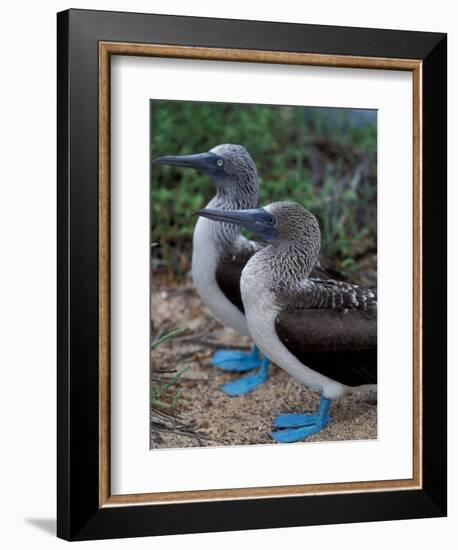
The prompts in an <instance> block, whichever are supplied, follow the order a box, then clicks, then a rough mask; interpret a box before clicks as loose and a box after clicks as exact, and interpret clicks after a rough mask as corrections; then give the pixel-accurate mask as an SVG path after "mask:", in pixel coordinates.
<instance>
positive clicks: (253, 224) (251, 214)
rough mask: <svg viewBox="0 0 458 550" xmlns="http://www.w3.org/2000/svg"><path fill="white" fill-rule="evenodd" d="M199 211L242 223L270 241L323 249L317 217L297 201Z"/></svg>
mask: <svg viewBox="0 0 458 550" xmlns="http://www.w3.org/2000/svg"><path fill="white" fill-rule="evenodd" d="M195 214H197V215H199V216H203V217H205V218H209V219H211V220H215V221H219V222H225V223H231V224H234V225H239V226H241V227H243V228H244V229H248V230H249V231H253V232H254V233H257V234H258V235H259V236H260V237H262V238H263V239H264V240H266V241H270V244H273V245H278V244H281V243H290V244H298V245H300V244H303V243H312V244H314V245H315V247H316V248H317V253H318V251H319V248H320V241H321V236H320V227H319V225H318V221H317V219H316V218H315V216H314V215H313V214H312V213H310V212H309V211H308V210H306V209H305V208H303V207H302V206H301V205H300V204H298V203H296V202H286V201H285V202H273V203H271V204H268V205H267V206H265V207H264V208H253V209H250V210H226V211H224V210H212V209H208V208H205V209H203V210H198V211H197V212H196V213H195Z"/></svg>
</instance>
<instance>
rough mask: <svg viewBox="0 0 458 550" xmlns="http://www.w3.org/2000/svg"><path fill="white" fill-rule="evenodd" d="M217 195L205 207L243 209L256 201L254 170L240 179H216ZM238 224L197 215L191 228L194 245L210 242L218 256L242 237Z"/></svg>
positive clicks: (229, 252) (256, 184)
mask: <svg viewBox="0 0 458 550" xmlns="http://www.w3.org/2000/svg"><path fill="white" fill-rule="evenodd" d="M216 189H217V192H216V195H215V196H214V197H213V198H212V199H211V201H210V202H209V203H208V204H207V206H206V208H214V209H217V210H246V209H249V208H255V207H256V206H257V204H258V178H257V174H256V173H252V174H245V179H244V181H243V182H240V181H234V179H233V178H225V179H223V180H220V181H218V182H217V183H216ZM241 232H242V230H241V228H240V227H238V226H236V225H233V224H230V223H218V222H214V221H211V220H208V219H205V218H201V217H199V219H198V220H197V224H196V229H195V232H194V248H195V247H196V246H208V245H209V244H211V245H213V248H215V252H216V255H217V256H218V257H222V256H226V255H228V254H231V253H233V252H234V247H237V244H238V243H239V240H240V237H241Z"/></svg>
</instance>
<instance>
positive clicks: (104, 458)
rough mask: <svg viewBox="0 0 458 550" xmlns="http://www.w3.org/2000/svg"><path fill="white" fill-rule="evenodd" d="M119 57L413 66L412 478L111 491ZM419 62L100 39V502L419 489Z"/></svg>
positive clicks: (387, 67)
mask: <svg viewBox="0 0 458 550" xmlns="http://www.w3.org/2000/svg"><path fill="white" fill-rule="evenodd" d="M113 55H124V56H143V57H167V58H179V59H203V60H216V61H239V62H240V61H241V62H250V63H276V64H288V65H309V66H310V65H311V66H321V67H344V68H363V69H379V70H380V69H383V70H396V71H409V72H411V73H412V75H413V96H412V105H413V129H412V131H413V182H412V188H413V196H412V201H413V418H414V423H413V441H412V445H413V453H412V456H413V464H412V471H413V476H412V479H392V480H383V481H377V480H374V481H364V482H352V483H326V484H319V485H317V484H308V485H289V486H281V487H257V488H242V487H240V488H237V489H214V490H206V491H180V492H166V493H143V494H125V495H111V494H110V414H109V412H110V351H109V348H110V345H109V342H110V268H109V266H110V257H109V250H110V65H111V57H112V56H113ZM421 65H422V64H421V62H420V61H417V60H411V59H407V60H406V59H388V58H374V57H372V58H369V57H355V56H340V55H316V54H297V53H291V52H281V53H279V52H272V51H253V50H234V49H223V48H199V47H191V48H190V47H183V46H181V47H180V46H169V45H165V46H164V45H156V44H123V43H113V42H101V43H100V44H99V151H100V154H99V220H100V226H99V235H100V238H99V254H100V256H99V266H100V271H99V277H100V279H99V312H100V321H99V326H100V355H99V357H100V364H99V372H100V375H99V376H100V385H99V388H100V421H99V424H100V500H99V504H100V506H111V505H120V504H158V503H164V502H190V501H194V500H200V501H202V500H221V499H231V500H233V499H242V498H254V497H255V498H262V497H272V496H275V497H285V496H291V495H310V494H322V493H347V492H356V491H364V492H367V491H380V490H385V491H386V490H399V489H421V425H422V408H421V391H422V386H421V327H422V322H421V292H420V289H421V265H422V264H421V163H420V158H421V149H420V148H421V139H420V136H421V112H422V109H421V107H422V105H421V85H420V83H421Z"/></svg>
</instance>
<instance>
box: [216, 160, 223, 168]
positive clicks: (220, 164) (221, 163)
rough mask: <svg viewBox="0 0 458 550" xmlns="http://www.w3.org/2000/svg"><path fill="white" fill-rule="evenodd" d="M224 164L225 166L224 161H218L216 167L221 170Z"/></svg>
mask: <svg viewBox="0 0 458 550" xmlns="http://www.w3.org/2000/svg"><path fill="white" fill-rule="evenodd" d="M223 164H224V161H223V159H218V160H217V161H216V165H217V166H219V167H220V168H222V166H223Z"/></svg>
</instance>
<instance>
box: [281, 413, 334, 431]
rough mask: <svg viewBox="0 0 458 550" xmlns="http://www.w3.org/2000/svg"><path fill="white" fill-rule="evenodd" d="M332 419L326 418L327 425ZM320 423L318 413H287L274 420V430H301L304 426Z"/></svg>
mask: <svg viewBox="0 0 458 550" xmlns="http://www.w3.org/2000/svg"><path fill="white" fill-rule="evenodd" d="M331 420H332V418H331V417H330V416H327V417H326V420H325V421H326V424H327V423H328V422H330V421H331ZM317 421H318V416H317V414H316V413H303V414H301V413H287V414H279V415H278V416H277V417H276V418H275V420H274V424H273V425H274V428H299V427H302V426H311V425H313V424H315V423H316V422H317Z"/></svg>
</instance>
